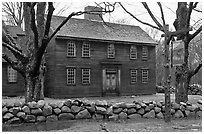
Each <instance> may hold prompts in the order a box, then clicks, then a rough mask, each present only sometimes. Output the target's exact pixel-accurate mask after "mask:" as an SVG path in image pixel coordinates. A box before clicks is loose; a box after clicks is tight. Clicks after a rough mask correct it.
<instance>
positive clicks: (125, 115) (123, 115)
mask: <svg viewBox="0 0 204 134" xmlns="http://www.w3.org/2000/svg"><path fill="white" fill-rule="evenodd" d="M118 118H119V119H127V114H126V113H125V112H121V113H120V114H119V115H118Z"/></svg>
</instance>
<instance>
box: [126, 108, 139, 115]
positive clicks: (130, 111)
mask: <svg viewBox="0 0 204 134" xmlns="http://www.w3.org/2000/svg"><path fill="white" fill-rule="evenodd" d="M136 112H137V111H136V109H135V108H130V109H128V111H127V114H128V115H130V114H134V113H136Z"/></svg>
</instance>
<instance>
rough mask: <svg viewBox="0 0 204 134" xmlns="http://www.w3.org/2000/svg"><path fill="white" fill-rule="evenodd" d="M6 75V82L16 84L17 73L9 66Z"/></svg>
mask: <svg viewBox="0 0 204 134" xmlns="http://www.w3.org/2000/svg"><path fill="white" fill-rule="evenodd" d="M7 74H8V82H11V83H12V82H17V71H16V70H14V69H13V68H12V67H11V66H8V68H7Z"/></svg>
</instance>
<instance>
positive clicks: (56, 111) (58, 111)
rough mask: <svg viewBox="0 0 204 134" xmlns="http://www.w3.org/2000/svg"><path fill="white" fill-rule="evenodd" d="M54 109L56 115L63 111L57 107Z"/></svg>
mask: <svg viewBox="0 0 204 134" xmlns="http://www.w3.org/2000/svg"><path fill="white" fill-rule="evenodd" d="M53 111H54V113H55V114H56V115H58V114H60V113H61V112H62V111H61V110H60V109H59V108H55V109H53Z"/></svg>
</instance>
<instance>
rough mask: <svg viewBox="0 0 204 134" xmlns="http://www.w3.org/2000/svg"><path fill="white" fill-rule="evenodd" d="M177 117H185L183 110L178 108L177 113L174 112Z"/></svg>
mask: <svg viewBox="0 0 204 134" xmlns="http://www.w3.org/2000/svg"><path fill="white" fill-rule="evenodd" d="M174 117H175V118H181V117H184V115H183V113H182V112H181V110H177V111H176V113H175V114H174Z"/></svg>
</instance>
